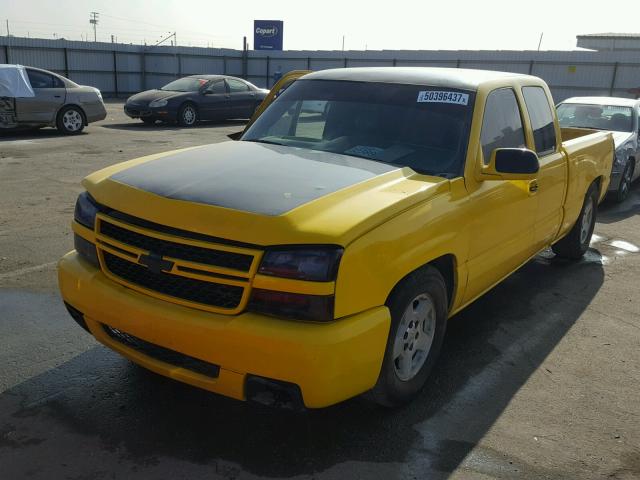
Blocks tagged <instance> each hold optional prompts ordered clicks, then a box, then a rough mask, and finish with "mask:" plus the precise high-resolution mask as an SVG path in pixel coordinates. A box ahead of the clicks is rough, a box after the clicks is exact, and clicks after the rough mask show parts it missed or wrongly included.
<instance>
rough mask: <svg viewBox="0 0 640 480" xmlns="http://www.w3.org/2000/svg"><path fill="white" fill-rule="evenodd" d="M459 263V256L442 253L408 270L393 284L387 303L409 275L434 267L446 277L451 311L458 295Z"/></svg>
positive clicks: (445, 281)
mask: <svg viewBox="0 0 640 480" xmlns="http://www.w3.org/2000/svg"><path fill="white" fill-rule="evenodd" d="M457 265H458V262H457V258H456V256H455V254H453V253H447V254H444V255H441V256H439V257H437V258H434V259H433V260H430V261H428V262H426V263H424V264H422V265H420V266H419V267H418V268H415V269H414V270H412V271H410V272H408V273H407V274H406V275H405V276H404V277H402V278H401V279H400V280H398V282H396V284H395V285H394V286H393V288H392V289H391V291H390V292H389V294H388V295H387V298H386V300H385V304H388V302H389V299H390V298H391V296H392V295H393V293H394V291H395V290H396V289H397V288H398V286H399V285H400V284H401V283H402V282H403V281H404V280H405V279H406V278H407V277H408V276H409V275H412V274H413V273H415V272H417V271H418V270H421V269H424V268H426V267H433V268H435V269H436V270H437V271H438V272H439V273H440V275H442V278H443V279H444V283H445V286H446V289H447V303H448V309H449V311H451V308H452V307H453V304H454V300H455V297H456V290H457V285H458V273H457Z"/></svg>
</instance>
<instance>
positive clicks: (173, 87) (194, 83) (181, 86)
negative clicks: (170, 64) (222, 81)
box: [160, 77, 207, 92]
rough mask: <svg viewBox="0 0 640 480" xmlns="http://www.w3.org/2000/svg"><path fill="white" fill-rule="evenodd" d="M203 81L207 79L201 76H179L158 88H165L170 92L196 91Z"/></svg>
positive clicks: (205, 81)
mask: <svg viewBox="0 0 640 480" xmlns="http://www.w3.org/2000/svg"><path fill="white" fill-rule="evenodd" d="M205 83H207V80H205V79H203V78H193V77H187V78H180V79H178V80H174V81H173V82H171V83H167V84H166V85H165V86H164V87H162V88H161V89H160V90H167V91H170V92H197V91H198V90H200V87H202V86H203V85H204V84H205Z"/></svg>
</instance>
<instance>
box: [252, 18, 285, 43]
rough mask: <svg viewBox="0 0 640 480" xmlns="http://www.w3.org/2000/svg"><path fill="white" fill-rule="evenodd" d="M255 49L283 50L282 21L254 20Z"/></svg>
mask: <svg viewBox="0 0 640 480" xmlns="http://www.w3.org/2000/svg"><path fill="white" fill-rule="evenodd" d="M253 49H254V50H282V20H254V21H253Z"/></svg>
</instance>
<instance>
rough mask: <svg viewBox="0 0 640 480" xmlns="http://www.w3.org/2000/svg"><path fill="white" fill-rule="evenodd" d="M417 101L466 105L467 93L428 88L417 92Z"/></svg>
mask: <svg viewBox="0 0 640 480" xmlns="http://www.w3.org/2000/svg"><path fill="white" fill-rule="evenodd" d="M417 102H418V103H455V104H456V105H467V104H468V103H469V94H468V93H460V92H443V91H436V90H428V91H422V92H418V100H417Z"/></svg>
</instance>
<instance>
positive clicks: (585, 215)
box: [551, 184, 598, 260]
mask: <svg viewBox="0 0 640 480" xmlns="http://www.w3.org/2000/svg"><path fill="white" fill-rule="evenodd" d="M597 212H598V188H597V185H596V184H591V186H590V187H589V190H588V191H587V194H586V195H585V198H584V202H583V204H582V209H581V210H580V215H578V220H576V223H575V225H574V226H573V228H572V229H571V230H570V231H569V233H568V234H567V235H566V236H565V237H564V238H562V239H561V240H559V241H558V242H557V243H555V244H554V245H552V246H551V249H552V250H553V253H555V254H556V255H557V256H558V257H561V258H567V259H570V260H579V259H581V258H582V256H583V255H584V254H585V253H587V250H588V249H589V243H591V235H593V229H594V228H595V226H596V213H597Z"/></svg>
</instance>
